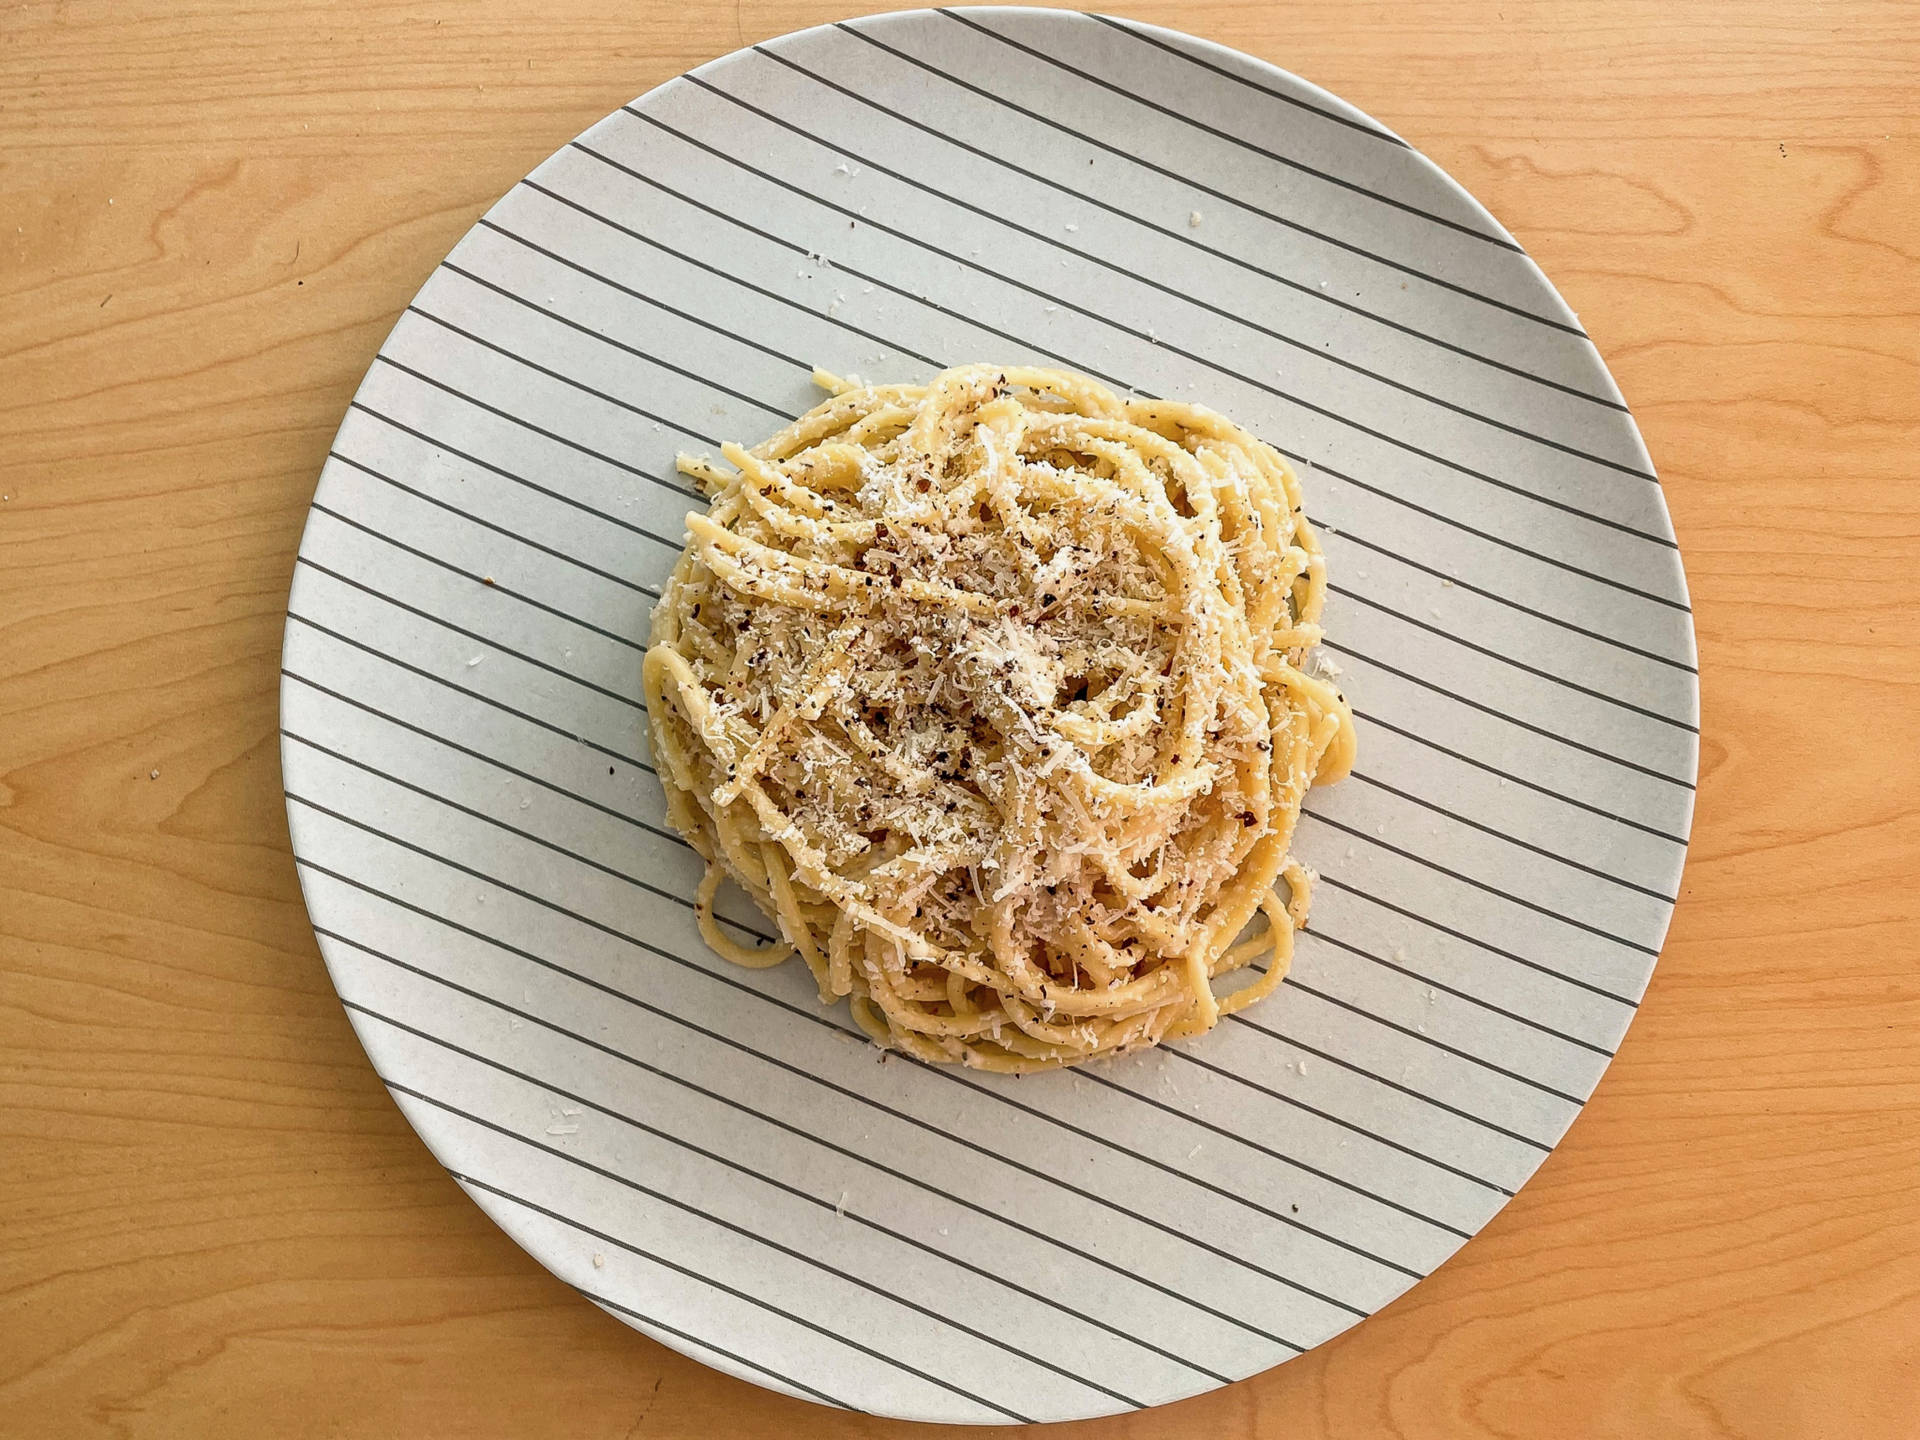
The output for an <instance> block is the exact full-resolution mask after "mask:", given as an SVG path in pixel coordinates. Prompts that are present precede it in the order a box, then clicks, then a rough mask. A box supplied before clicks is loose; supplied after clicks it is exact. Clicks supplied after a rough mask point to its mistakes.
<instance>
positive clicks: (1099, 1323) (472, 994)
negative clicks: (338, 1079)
mask: <svg viewBox="0 0 1920 1440" xmlns="http://www.w3.org/2000/svg"><path fill="white" fill-rule="evenodd" d="M314 933H316V934H318V935H323V936H325V937H326V938H327V939H329V940H335V941H338V942H339V943H340V944H342V945H345V946H348V947H349V948H351V949H354V950H358V951H359V952H360V953H361V954H363V955H368V956H371V957H372V958H374V959H376V960H381V961H384V962H385V963H387V964H389V965H391V966H393V967H394V968H396V969H399V970H405V971H406V972H407V973H409V974H411V975H417V976H419V977H420V978H421V979H423V980H428V981H431V982H432V983H434V984H436V985H439V986H442V987H444V988H445V989H448V990H451V991H454V992H455V993H456V994H460V995H465V996H467V997H468V998H469V999H472V1000H477V1001H479V1002H480V1003H481V1004H484V1005H488V1006H491V1007H492V1008H494V1009H496V1010H499V1011H501V1012H503V1013H505V1014H508V1015H513V1016H516V1017H518V1018H519V1019H521V1020H524V1021H526V1022H527V1023H529V1024H533V1025H538V1026H539V1027H540V1028H541V1029H543V1030H549V1031H552V1032H553V1033H554V1034H555V1035H559V1036H563V1037H564V1038H566V1039H568V1040H571V1041H573V1042H575V1043H576V1044H579V1045H583V1046H585V1047H586V1048H588V1049H590V1050H597V1051H599V1052H600V1053H601V1054H603V1055H607V1056H609V1057H611V1058H612V1059H615V1060H619V1061H621V1062H622V1063H624V1064H627V1065H631V1066H633V1067H634V1068H635V1069H637V1070H644V1071H645V1072H646V1073H647V1074H649V1075H652V1076H654V1077H655V1078H656V1079H660V1080H665V1081H667V1082H668V1083H669V1084H672V1085H677V1086H679V1087H681V1088H682V1089H684V1090H688V1091H690V1092H692V1093H693V1094H695V1095H699V1096H701V1097H703V1098H704V1099H707V1100H711V1101H713V1102H714V1103H715V1104H718V1105H724V1106H726V1107H727V1108H728V1109H730V1110H735V1111H738V1112H739V1113H740V1114H742V1115H748V1116H751V1117H753V1118H754V1119H756V1120H759V1121H762V1122H763V1123H765V1124H767V1125H769V1126H771V1127H772V1128H774V1129H776V1130H779V1131H781V1132H783V1133H785V1134H788V1135H791V1136H793V1137H794V1138H795V1139H797V1140H801V1141H804V1142H805V1143H807V1144H809V1145H814V1146H817V1147H819V1148H820V1149H822V1150H826V1151H828V1152H830V1153H832V1154H834V1155H838V1156H839V1157H840V1158H841V1159H843V1160H851V1161H853V1162H854V1163H855V1164H858V1165H861V1166H864V1167H866V1168H867V1169H869V1170H872V1171H875V1172H876V1173H878V1174H881V1175H885V1176H887V1177H888V1178H889V1179H893V1180H898V1181H900V1182H901V1183H902V1184H906V1185H911V1186H913V1187H914V1188H915V1189H919V1190H924V1191H926V1192H927V1193H928V1194H929V1195H934V1196H937V1197H939V1198H940V1199H942V1200H945V1201H948V1202H949V1203H951V1204H952V1205H954V1206H955V1207H956V1208H959V1209H963V1210H969V1211H972V1212H973V1213H974V1214H977V1215H980V1216H982V1217H983V1218H985V1219H987V1220H990V1221H994V1222H997V1223H1002V1224H1004V1223H1006V1222H1005V1220H1004V1217H1003V1216H1001V1215H999V1214H998V1213H997V1212H995V1211H993V1210H991V1209H988V1208H987V1207H986V1206H984V1205H978V1204H976V1203H974V1202H973V1201H970V1200H967V1199H964V1198H963V1197H961V1196H958V1195H951V1194H949V1193H948V1192H946V1191H945V1190H942V1189H941V1188H940V1187H939V1186H937V1185H935V1184H933V1183H932V1182H931V1181H927V1180H922V1179H920V1178H919V1177H917V1176H914V1175H910V1174H907V1173H906V1172H904V1171H900V1170H895V1169H893V1168H892V1167H891V1166H889V1165H885V1164H882V1163H881V1162H880V1161H878V1160H875V1159H874V1158H873V1157H871V1156H869V1155H862V1154H861V1153H860V1152H859V1151H857V1150H851V1149H848V1148H847V1147H846V1146H844V1145H838V1144H835V1143H834V1142H833V1141H831V1140H828V1139H826V1138H825V1137H824V1136H822V1135H819V1134H817V1133H816V1132H814V1131H811V1130H806V1129H803V1128H801V1127H800V1126H798V1125H792V1124H789V1123H788V1122H787V1121H785V1120H782V1119H779V1118H778V1117H777V1116H773V1115H769V1114H766V1113H765V1112H763V1111H760V1110H756V1109H754V1108H753V1107H752V1106H751V1105H748V1104H745V1103H744V1102H742V1101H739V1100H735V1099H733V1098H732V1097H730V1096H727V1095H723V1094H721V1093H720V1092H719V1091H718V1090H710V1089H708V1088H707V1087H706V1086H704V1085H699V1084H696V1083H695V1082H694V1081H692V1080H689V1079H687V1078H686V1077H685V1076H683V1075H676V1074H675V1073H674V1072H673V1071H671V1070H667V1069H665V1068H663V1067H661V1066H658V1065H653V1064H649V1063H648V1062H647V1061H645V1060H642V1059H640V1058H639V1057H638V1056H636V1055H630V1054H628V1053H627V1052H626V1051H624V1050H620V1049H617V1048H615V1047H614V1046H611V1045H607V1044H605V1043H603V1042H601V1041H599V1040H595V1039H593V1038H591V1037H590V1036H586V1035H582V1034H581V1033H580V1032H579V1031H577V1030H570V1029H568V1028H567V1027H566V1026H564V1025H560V1024H557V1023H556V1022H554V1021H552V1020H549V1019H547V1018H545V1017H544V1016H542V1015H539V1014H536V1013H535V1012H533V1011H531V1010H523V1009H521V1008H520V1007H519V1006H517V1005H510V1004H508V1003H507V1002H506V1001H504V1000H500V999H497V998H495V997H494V996H492V995H488V994H486V993H484V992H483V991H479V990H475V989H472V988H471V987H469V986H466V985H462V984H460V983H458V982H457V981H453V980H449V979H447V978H446V977H445V976H443V975H436V974H435V973H434V972H433V971H431V970H425V969H422V968H421V967H420V966H418V965H410V964H408V963H407V962H406V961H404V960H401V959H399V958H398V957H396V956H393V955H390V954H388V953H387V952H386V951H384V950H377V949H375V948H374V947H373V946H371V945H368V944H366V943H365V942H364V941H360V940H355V939H353V938H352V937H351V936H347V935H342V934H340V933H339V932H338V931H336V930H328V929H325V928H323V927H321V926H318V925H316V926H314ZM636 1003H637V1002H636ZM640 1008H642V1009H646V1010H648V1011H649V1013H654V1012H653V1011H652V1007H650V1006H640ZM369 1013H372V1012H369ZM382 1018H386V1017H382ZM396 1023H397V1022H396ZM691 1028H693V1029H695V1030H698V1029H699V1027H697V1026H695V1027H691ZM416 1033H419V1032H416ZM702 1033H704V1032H702ZM425 1038H428V1039H434V1037H432V1036H427V1037H425ZM435 1043H436V1044H437V1043H440V1042H439V1041H438V1040H435ZM509 1073H512V1074H518V1072H517V1071H515V1072H509ZM537 1083H539V1084H540V1085H542V1086H543V1087H545V1088H549V1089H550V1088H552V1087H551V1086H548V1085H547V1082H545V1081H539V1082H537ZM575 1098H578V1097H575ZM582 1103H583V1104H585V1103H591V1102H586V1101H583V1102H582ZM594 1108H595V1109H600V1110H604V1109H605V1107H602V1106H599V1105H595V1106H594ZM606 1113H610V1114H611V1113H614V1112H611V1111H607V1112H606ZM617 1118H619V1119H622V1120H625V1121H628V1122H629V1123H631V1124H634V1125H637V1126H639V1128H641V1129H644V1130H646V1131H647V1132H648V1133H649V1134H653V1135H657V1136H658V1137H659V1138H661V1139H663V1140H667V1141H669V1142H671V1143H672V1144H675V1145H679V1146H682V1147H683V1148H685V1149H688V1150H690V1151H692V1152H693V1153H695V1154H697V1155H702V1156H705V1157H706V1158H708V1159H711V1160H714V1161H716V1162H717V1163H719V1164H722V1165H726V1166H728V1167H729V1168H731V1169H735V1170H739V1171H741V1172H742V1173H745V1174H749V1175H752V1176H754V1177H755V1178H756V1179H759V1180H764V1181H766V1182H767V1183H768V1184H769V1185H773V1186H775V1187H777V1188H779V1189H780V1190H783V1191H785V1192H787V1193H788V1194H791V1195H794V1196H796V1197H797V1198H799V1199H802V1200H805V1201H806V1202H808V1203H809V1204H812V1205H818V1206H821V1207H823V1208H825V1209H829V1210H833V1211H834V1212H835V1213H836V1214H839V1215H843V1216H844V1218H846V1219H849V1220H853V1221H856V1222H857V1223H859V1224H860V1225H862V1226H864V1227H865V1228H867V1229H869V1230H872V1231H874V1232H875V1233H876V1234H880V1235H885V1236H886V1237H887V1238H889V1239H891V1240H897V1241H899V1242H900V1243H901V1244H903V1245H906V1246H909V1247H911V1248H913V1249H915V1250H919V1251H921V1252H922V1253H923V1254H926V1255H930V1256H932V1257H933V1258H934V1259H936V1260H940V1261H942V1262H944V1263H946V1264H949V1265H952V1266H953V1267H955V1268H956V1269H959V1270H964V1271H966V1272H967V1273H968V1274H969V1275H973V1276H975V1277H977V1278H978V1279H981V1280H985V1281H988V1282H989V1283H991V1284H994V1285H998V1286H1001V1287H1002V1288H1003V1289H1006V1290H1009V1291H1011V1292H1013V1293H1014V1294H1016V1295H1019V1296H1022V1297H1024V1298H1026V1299H1028V1300H1032V1301H1033V1302H1034V1303H1035V1304H1038V1305H1042V1306H1045V1307H1046V1308H1048V1309H1050V1310H1057V1311H1059V1312H1060V1313H1061V1314H1062V1315H1067V1316H1071V1317H1072V1318H1073V1319H1075V1320H1079V1321H1081V1322H1083V1323H1084V1324H1086V1325H1088V1326H1090V1327H1091V1328H1093V1329H1096V1330H1103V1331H1105V1332H1106V1333H1107V1334H1109V1335H1112V1336H1114V1337H1116V1338H1117V1339H1120V1340H1124V1341H1125V1342H1126V1343H1127V1344H1129V1345H1134V1346H1137V1347H1139V1348H1140V1349H1142V1350H1145V1351H1147V1352H1148V1353H1150V1354H1153V1355H1158V1356H1159V1357H1160V1358H1161V1359H1163V1360H1167V1361H1171V1362H1172V1363H1173V1364H1175V1365H1178V1366H1180V1367H1181V1368H1183V1369H1187V1370H1191V1371H1193V1372H1194V1373H1195V1374H1198V1375H1204V1376H1206V1377H1207V1378H1208V1379H1209V1380H1217V1381H1219V1382H1220V1383H1221V1384H1222V1385H1229V1384H1232V1383H1233V1382H1232V1380H1231V1378H1230V1377H1228V1376H1225V1375H1222V1374H1220V1373H1218V1372H1217V1371H1214V1370H1209V1369H1207V1367H1206V1366H1204V1365H1201V1364H1199V1363H1197V1362H1196V1361H1193V1360H1189V1359H1187V1358H1186V1357H1184V1356H1181V1355H1176V1354H1175V1353H1174V1352H1173V1351H1171V1350H1165V1349H1162V1348H1161V1347H1160V1346H1158V1345H1155V1344H1153V1343H1152V1342H1151V1341H1149V1340H1144V1339H1142V1338H1141V1337H1140V1336H1138V1335H1135V1334H1133V1333H1131V1332H1130V1331H1127V1330H1124V1329H1122V1328H1121V1327H1119V1326H1118V1325H1110V1324H1108V1323H1107V1322H1106V1321H1104V1320H1101V1319H1100V1318H1098V1317H1097V1316H1093V1315H1088V1314H1085V1313H1084V1312H1082V1311H1079V1310H1075V1309H1074V1308H1073V1307H1072V1306H1070V1305H1068V1304H1066V1303H1065V1302H1064V1301H1062V1300H1060V1299H1058V1298H1056V1297H1054V1296H1051V1295H1045V1294H1042V1293H1041V1292H1040V1291H1038V1290H1030V1289H1028V1288H1027V1287H1026V1286H1024V1285H1021V1284H1019V1283H1018V1282H1017V1281H1014V1280H1011V1279H1009V1278H1008V1277H1007V1276H1005V1275H1003V1274H1000V1273H998V1272H997V1271H994V1270H989V1269H987V1268H986V1267H985V1266H982V1265H975V1264H974V1263H972V1262H971V1261H969V1260H966V1259H963V1258H962V1257H960V1256H958V1255H955V1254H952V1253H950V1252H949V1251H946V1250H942V1249H940V1248H939V1247H938V1246H935V1245H929V1244H927V1243H926V1242H925V1241H922V1240H916V1239H914V1238H913V1237H912V1236H911V1235H906V1234H903V1233H901V1232H900V1231H897V1230H889V1229H888V1228H887V1227H886V1226H884V1225H882V1224H881V1223H880V1222H879V1221H878V1220H875V1219H872V1218H870V1217H869V1216H865V1215H861V1214H858V1213H857V1212H855V1211H853V1210H846V1211H841V1210H840V1209H839V1207H838V1206H836V1205H833V1204H831V1203H830V1202H828V1201H827V1200H825V1199H823V1198H821V1197H820V1196H817V1195H812V1194H809V1193H808V1192H807V1191H805V1190H801V1189H799V1188H798V1187H796V1186H792V1185H789V1184H787V1183H786V1182H785V1181H781V1180H775V1179H774V1178H773V1177H771V1176H769V1175H765V1174H763V1173H761V1172H760V1171H757V1170H753V1169H751V1168H750V1167H747V1166H743V1165H742V1164H741V1163H740V1162H738V1161H734V1160H728V1159H727V1158H726V1157H724V1156H721V1155H716V1154H712V1153H710V1152H708V1151H706V1150H704V1149H702V1148H701V1147H699V1146H697V1145H694V1144H693V1143H692V1142H690V1141H687V1140H684V1139H682V1138H681V1137H680V1136H677V1135H671V1134H668V1133H667V1132H665V1131H662V1130H655V1129H654V1128H653V1127H651V1126H647V1125H642V1124H641V1123H640V1122H639V1121H637V1120H633V1119H632V1117H631V1116H629V1115H626V1114H624V1113H621V1114H619V1115H618V1117H617ZM1009 1228H1015V1229H1016V1233H1018V1234H1021V1235H1026V1236H1029V1237H1030V1238H1033V1239H1037V1240H1040V1241H1042V1242H1043V1243H1046V1244H1049V1245H1052V1246H1054V1247H1056V1248H1060V1249H1065V1250H1067V1251H1069V1252H1070V1253H1073V1254H1078V1253H1079V1250H1078V1247H1076V1246H1073V1245H1070V1244H1068V1243H1067V1242H1064V1241H1061V1240H1058V1239H1055V1238H1053V1237H1051V1236H1048V1235H1047V1234H1046V1233H1045V1232H1044V1231H1031V1230H1025V1229H1019V1228H1017V1227H1011V1226H1010V1227H1009ZM1115 1398H1116V1399H1125V1397H1124V1396H1115ZM1129 1403H1131V1402H1129Z"/></svg>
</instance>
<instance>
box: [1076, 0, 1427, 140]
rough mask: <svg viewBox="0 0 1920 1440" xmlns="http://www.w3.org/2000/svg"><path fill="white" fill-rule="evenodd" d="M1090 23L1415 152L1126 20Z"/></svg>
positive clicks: (1358, 122) (1095, 17) (1090, 15)
mask: <svg viewBox="0 0 1920 1440" xmlns="http://www.w3.org/2000/svg"><path fill="white" fill-rule="evenodd" d="M1087 19H1089V20H1097V21H1099V22H1100V23H1101V24H1102V25H1105V26H1107V27H1108V28H1109V29H1113V30H1118V31H1119V32H1120V33H1121V34H1122V35H1131V36H1132V37H1133V38H1134V39H1135V40H1138V41H1140V42H1141V43H1142V44H1144V45H1151V46H1153V47H1154V49H1156V50H1164V51H1166V52H1167V54H1169V55H1177V56H1179V57H1180V58H1181V59H1182V60H1185V61H1186V62H1187V63H1189V64H1191V65H1198V66H1199V67H1200V68H1201V69H1202V70H1211V71H1212V72H1213V73H1214V74H1216V75H1218V76H1219V77H1220V78H1221V79H1223V80H1231V81H1233V83H1234V84H1236V85H1244V86H1246V87H1247V89H1249V90H1253V91H1256V92H1258V93H1259V94H1261V95H1265V96H1267V97H1268V98H1269V99H1272V100H1278V101H1280V102H1282V103H1283V104H1287V105H1291V106H1293V107H1294V108H1295V109H1298V110H1306V111H1309V112H1310V113H1312V114H1315V115H1318V116H1320V117H1321V118H1322V119H1324V120H1331V121H1333V123H1334V124H1336V125H1344V126H1346V127H1347V128H1348V129H1349V130H1357V131H1359V132H1360V133H1361V134H1362V135H1371V136H1372V137H1373V138H1374V139H1375V140H1384V141H1386V142H1387V144H1389V145H1398V146H1399V147H1400V148H1401V149H1403V150H1411V149H1412V148H1413V147H1412V146H1411V145H1409V144H1407V142H1406V141H1404V140H1402V139H1401V138H1400V137H1399V136H1398V135H1395V134H1392V133H1391V132H1389V131H1386V130H1382V129H1380V128H1379V127H1377V126H1374V125H1369V124H1368V123H1367V122H1366V121H1364V120H1355V119H1354V118H1353V117H1352V116H1350V115H1342V114H1340V113H1339V112H1338V111H1337V110H1329V109H1327V107H1326V106H1324V105H1316V104H1314V103H1313V102H1312V101H1311V100H1302V99H1301V98H1300V97H1299V96H1298V95H1289V94H1288V93H1287V92H1286V91H1284V90H1279V89H1276V88H1274V87H1273V86H1271V85H1262V84H1261V83H1260V82H1259V81H1258V80H1251V79H1249V78H1247V77H1246V76H1245V75H1241V74H1238V73H1236V72H1235V71H1232V70H1229V69H1227V68H1226V67H1225V66H1224V65H1216V64H1214V63H1213V62H1212V61H1211V60H1202V59H1201V58H1200V57H1199V56H1198V55H1195V54H1194V53H1193V52H1192V51H1190V50H1184V49H1182V48H1181V47H1180V46H1178V45H1172V44H1169V43H1168V42H1167V41H1165V40H1162V39H1160V38H1159V37H1158V36H1155V35H1149V34H1147V33H1146V32H1145V31H1144V30H1141V29H1138V28H1137V27H1135V26H1134V25H1131V24H1129V23H1128V22H1126V21H1124V20H1119V19H1116V18H1114V17H1113V16H1111V15H1100V14H1096V13H1095V12H1093V11H1088V12H1087Z"/></svg>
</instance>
